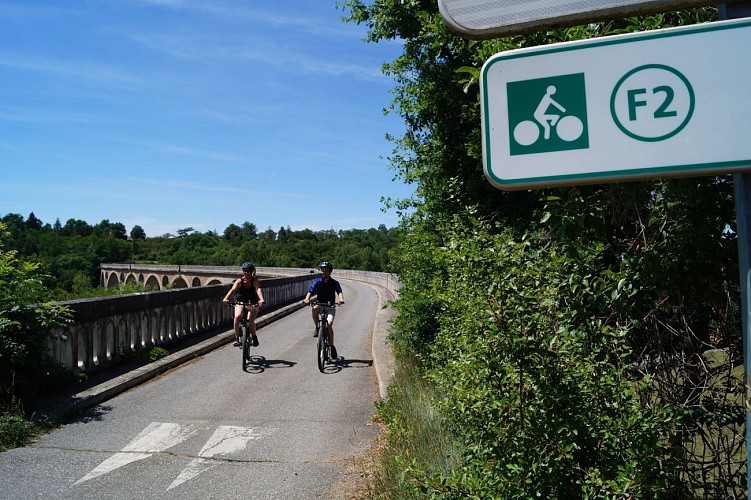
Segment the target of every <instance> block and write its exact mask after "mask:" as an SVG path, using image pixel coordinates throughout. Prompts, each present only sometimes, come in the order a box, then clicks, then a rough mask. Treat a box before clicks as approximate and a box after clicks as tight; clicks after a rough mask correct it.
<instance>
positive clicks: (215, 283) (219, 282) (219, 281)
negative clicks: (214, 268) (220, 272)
mask: <svg viewBox="0 0 751 500" xmlns="http://www.w3.org/2000/svg"><path fill="white" fill-rule="evenodd" d="M221 284H222V282H221V280H218V279H217V278H213V279H212V280H211V281H209V282H208V283H206V286H210V285H221Z"/></svg>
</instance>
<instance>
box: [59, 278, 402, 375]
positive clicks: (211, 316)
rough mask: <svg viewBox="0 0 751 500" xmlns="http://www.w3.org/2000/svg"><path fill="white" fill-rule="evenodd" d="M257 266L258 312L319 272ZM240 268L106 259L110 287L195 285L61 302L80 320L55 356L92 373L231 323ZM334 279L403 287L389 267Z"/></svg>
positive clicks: (295, 295) (290, 296) (285, 301)
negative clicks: (229, 299) (231, 297)
mask: <svg viewBox="0 0 751 500" xmlns="http://www.w3.org/2000/svg"><path fill="white" fill-rule="evenodd" d="M257 270H258V274H259V276H260V277H261V280H262V285H263V295H264V299H265V305H264V307H263V309H262V310H261V311H260V314H259V318H262V317H263V315H264V314H266V313H268V312H271V311H274V310H276V309H279V308H282V307H284V306H287V305H289V304H292V303H294V302H297V301H299V300H301V299H302V298H303V297H304V296H305V294H306V293H307V291H308V288H309V287H310V285H311V283H312V282H313V280H314V279H315V278H317V277H318V276H320V273H318V272H317V271H315V270H312V269H307V268H305V269H298V268H267V267H259V268H258V269H257ZM239 274H240V273H239V272H238V268H237V267H234V266H233V267H211V266H157V265H140V264H102V265H101V277H102V285H103V286H105V285H106V284H107V283H109V285H110V286H114V285H116V284H119V283H126V282H127V281H131V280H137V281H140V282H142V283H145V282H146V281H147V280H149V279H150V280H151V281H152V282H153V283H160V284H163V283H166V284H168V285H171V284H173V283H174V282H175V281H176V280H178V279H183V282H185V283H187V284H188V285H187V287H184V288H175V289H170V290H163V291H154V292H148V293H136V294H129V295H119V296H113V297H102V298H95V299H82V300H72V301H65V302H61V303H60V304H62V305H65V306H67V307H69V308H70V309H71V310H72V311H73V326H72V327H71V328H70V329H69V331H68V332H67V333H65V338H64V339H60V340H52V341H51V343H50V354H51V355H52V356H53V358H54V359H55V360H56V361H58V362H60V363H62V364H63V365H65V366H66V367H68V368H69V369H72V370H76V371H82V372H87V373H92V372H95V371H97V370H100V369H103V368H108V367H112V366H115V365H117V364H118V363H120V362H122V361H123V360H125V359H130V358H131V357H132V355H133V353H134V352H136V351H138V350H141V349H150V348H152V347H155V346H168V345H169V344H171V343H173V342H176V341H178V340H181V339H184V338H186V337H188V336H190V335H193V334H197V333H203V332H208V331H212V330H218V329H220V328H230V327H231V324H232V310H231V308H230V307H228V306H226V305H225V304H223V303H222V299H223V298H224V296H225V295H226V294H227V291H228V290H229V288H230V287H231V282H232V281H234V280H235V279H237V278H238V277H239ZM271 276H276V277H271ZM186 277H187V280H185V279H184V278H186ZM334 277H335V278H337V279H351V280H357V281H364V282H367V283H371V284H374V285H378V286H380V287H383V288H385V289H387V290H389V292H391V295H392V297H396V296H398V290H399V288H400V286H401V284H400V283H399V280H398V279H397V278H396V276H394V275H392V274H388V273H377V272H370V271H353V270H344V269H340V270H336V269H335V270H334ZM201 283H204V284H201ZM208 283H221V284H208ZM206 284H208V285H206ZM160 286H162V285H160ZM345 298H346V297H345ZM56 333H60V334H63V333H64V332H62V331H59V332H56Z"/></svg>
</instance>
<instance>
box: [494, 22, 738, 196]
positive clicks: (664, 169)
mask: <svg viewBox="0 0 751 500" xmlns="http://www.w3.org/2000/svg"><path fill="white" fill-rule="evenodd" d="M749 27H751V19H748V18H744V19H740V20H730V21H717V22H712V23H703V24H700V25H691V26H681V27H677V28H668V29H662V30H655V31H648V32H640V33H629V34H624V35H614V36H610V37H603V38H595V39H590V40H579V41H575V42H565V43H558V44H552V45H544V46H539V47H530V48H525V49H518V50H512V51H508V52H501V53H499V54H496V55H495V56H493V57H491V58H490V59H489V60H488V61H487V62H486V63H485V65H483V68H482V71H481V76H480V100H481V102H480V111H481V123H482V135H481V137H482V156H483V170H484V172H485V177H486V178H487V179H488V181H489V182H490V183H491V184H493V185H494V186H495V187H497V188H499V189H503V190H507V191H513V190H525V189H536V188H546V187H560V186H572V185H583V184H599V183H607V182H619V181H637V180H647V179H655V178H665V177H680V176H685V177H687V176H699V175H712V174H726V173H735V172H743V171H749V170H751V158H743V159H739V160H733V161H725V162H713V163H699V164H676V165H667V166H665V165H661V166H658V167H655V166H650V167H645V168H635V169H626V170H611V171H605V172H587V173H577V174H565V175H552V176H536V177H529V178H518V179H517V178H515V179H502V178H500V177H498V176H497V175H496V174H495V173H494V172H493V169H492V157H491V145H490V132H489V130H488V128H489V124H488V116H489V109H488V108H489V99H488V93H487V92H486V90H485V89H487V88H488V82H487V78H488V70H489V68H490V67H491V66H492V65H493V64H495V63H498V62H501V61H504V60H508V59H512V58H519V57H529V56H533V55H539V54H549V53H555V52H564V51H570V50H581V49H585V48H591V47H601V46H607V45H615V44H626V43H633V42H637V41H644V40H650V39H658V38H665V37H674V36H685V35H690V34H695V33H702V32H712V31H719V30H727V29H737V28H749Z"/></svg>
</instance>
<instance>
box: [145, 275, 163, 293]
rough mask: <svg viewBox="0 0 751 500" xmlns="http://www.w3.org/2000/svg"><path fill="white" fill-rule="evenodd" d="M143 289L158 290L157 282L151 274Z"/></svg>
mask: <svg viewBox="0 0 751 500" xmlns="http://www.w3.org/2000/svg"><path fill="white" fill-rule="evenodd" d="M145 287H146V289H147V290H160V289H161V287H160V286H159V280H158V279H157V277H156V276H154V275H153V274H152V275H151V276H149V279H147V280H146V284H145Z"/></svg>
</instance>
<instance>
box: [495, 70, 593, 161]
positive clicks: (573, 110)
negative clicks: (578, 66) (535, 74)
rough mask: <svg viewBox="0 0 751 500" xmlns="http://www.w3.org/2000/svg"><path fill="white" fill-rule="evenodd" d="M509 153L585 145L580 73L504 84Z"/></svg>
mask: <svg viewBox="0 0 751 500" xmlns="http://www.w3.org/2000/svg"><path fill="white" fill-rule="evenodd" d="M506 89H507V95H508V117H509V144H510V153H511V155H525V154H533V153H549V152H553V151H567V150H573V149H587V148H589V134H588V130H587V100H586V93H585V88H584V73H577V74H572V75H561V76H555V77H549V78H538V79H535V80H525V81H519V82H508V83H507V84H506Z"/></svg>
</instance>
